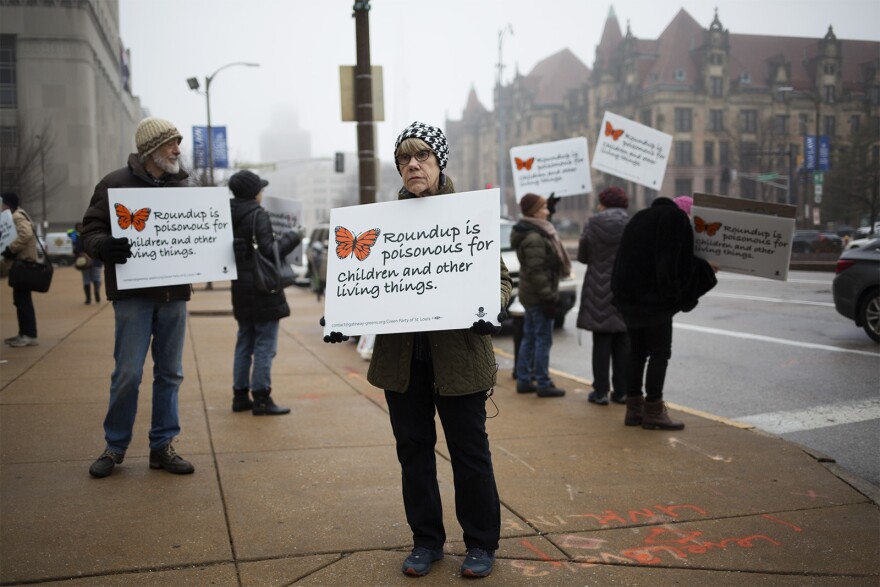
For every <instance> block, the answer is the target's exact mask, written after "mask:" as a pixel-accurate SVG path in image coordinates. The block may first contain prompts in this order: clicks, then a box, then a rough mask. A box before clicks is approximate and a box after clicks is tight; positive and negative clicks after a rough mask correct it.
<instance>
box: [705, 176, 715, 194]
mask: <svg viewBox="0 0 880 587" xmlns="http://www.w3.org/2000/svg"><path fill="white" fill-rule="evenodd" d="M703 191H704V192H706V193H707V194H711V193H713V192H714V191H715V179H714V178H712V177H707V178H706V179H704V180H703Z"/></svg>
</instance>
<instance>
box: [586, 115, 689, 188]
mask: <svg viewBox="0 0 880 587" xmlns="http://www.w3.org/2000/svg"><path fill="white" fill-rule="evenodd" d="M671 145H672V136H671V135H668V134H666V133H662V132H660V131H659V130H654V129H653V128H651V127H650V126H645V125H644V124H639V123H638V122H635V121H633V120H630V119H628V118H624V117H623V116H618V115H617V114H614V113H613V112H607V111H606V112H605V116H604V117H603V119H602V126H601V127H599V141H598V142H597V143H596V150H595V151H594V152H593V169H598V170H599V171H604V172H605V173H610V174H611V175H614V176H616V177H620V178H622V179H625V180H628V181H633V182H635V183H638V184H641V185H643V186H645V187H649V188H651V189H654V190H659V189H660V186H662V185H663V176H664V175H665V174H666V164H667V163H668V162H669V147H670V146H671Z"/></svg>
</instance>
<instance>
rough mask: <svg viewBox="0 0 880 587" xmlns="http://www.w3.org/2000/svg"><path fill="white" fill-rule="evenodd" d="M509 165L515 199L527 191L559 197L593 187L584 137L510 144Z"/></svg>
mask: <svg viewBox="0 0 880 587" xmlns="http://www.w3.org/2000/svg"><path fill="white" fill-rule="evenodd" d="M510 168H511V169H512V170H513V187H514V190H515V191H516V199H517V201H518V200H521V199H522V197H523V196H524V195H526V194H527V193H529V192H532V193H536V194H538V195H543V196H545V197H546V196H548V195H549V194H551V193H554V194H555V195H556V196H557V197H562V196H572V195H575V194H588V193H590V192H591V191H593V185H592V180H591V179H590V159H589V154H588V152H587V139H586V138H585V137H576V138H573V139H565V140H562V141H553V142H552V143H537V144H534V145H523V146H521V147H513V148H512V149H510Z"/></svg>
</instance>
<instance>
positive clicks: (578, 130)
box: [446, 9, 880, 224]
mask: <svg viewBox="0 0 880 587" xmlns="http://www.w3.org/2000/svg"><path fill="white" fill-rule="evenodd" d="M499 99H500V100H501V104H502V109H500V110H499V108H498V104H499ZM494 101H495V111H490V110H488V109H487V108H486V107H484V106H483V105H482V104H480V102H479V101H478V100H477V97H476V94H475V92H473V91H471V94H470V96H468V98H467V103H466V106H465V109H464V111H463V113H462V117H461V120H448V121H447V123H446V126H447V129H448V135H449V138H450V142H451V144H453V145H455V148H456V151H457V152H458V154H457V156H456V158H455V161H456V162H457V166H456V167H454V168H453V169H450V174H451V175H452V176H453V177H454V179H455V181H456V186H457V188H458V189H459V190H462V191H463V190H470V189H482V188H484V187H486V185H487V184H492V185H495V186H497V185H499V184H502V181H501V176H500V175H499V172H500V173H503V174H504V182H503V184H504V186H505V187H504V192H505V193H504V199H505V203H506V208H507V210H508V213H509V214H510V215H511V216H515V215H516V207H515V206H516V202H515V198H514V192H513V181H512V175H511V169H510V163H509V157H508V156H507V153H508V152H509V149H510V148H511V147H515V146H519V145H526V144H532V143H537V142H547V141H553V140H559V139H565V138H571V137H577V136H585V137H587V140H588V142H589V146H590V151H591V154H592V150H593V148H594V146H595V144H596V141H597V138H598V132H599V125H600V124H601V121H602V117H603V115H604V113H605V112H606V111H610V112H613V113H615V114H618V115H621V116H625V117H627V118H630V119H632V120H635V121H637V122H640V123H642V124H645V125H647V126H650V127H653V128H655V129H657V130H660V131H662V132H664V133H667V134H670V135H672V137H673V144H672V153H671V158H670V161H669V165H668V167H667V170H666V175H665V177H664V181H663V185H662V188H661V189H660V190H658V191H654V190H651V189H648V188H645V187H643V186H640V185H636V184H633V183H629V182H626V181H624V180H621V179H619V178H615V177H612V176H610V175H606V174H603V173H598V172H595V171H593V173H592V183H593V188H594V192H593V193H592V194H585V195H583V196H574V197H570V198H565V199H564V200H563V201H562V202H561V203H560V206H559V214H558V215H557V218H559V219H564V218H568V219H571V220H573V221H579V222H582V221H583V220H584V219H585V218H587V217H588V216H589V214H591V211H592V210H593V209H594V207H595V195H596V194H597V193H598V192H599V191H601V189H603V188H604V187H606V186H608V185H620V186H621V187H623V188H624V189H626V190H627V192H628V193H629V194H630V198H631V201H632V202H633V203H634V206H633V209H635V210H638V209H640V208H642V207H645V206H646V205H649V204H650V202H651V201H652V200H653V198H654V197H656V196H657V195H658V194H662V195H667V196H675V195H678V194H692V193H694V192H709V193H716V194H723V195H730V196H737V197H742V198H750V199H760V200H765V201H775V202H787V203H790V204H792V205H796V206H797V207H798V216H799V219H800V221H801V223H802V224H814V223H815V224H818V223H820V222H824V221H825V220H826V219H824V218H821V216H820V214H819V210H820V208H821V206H820V204H819V203H817V201H816V198H815V193H816V191H815V189H814V188H815V186H814V185H813V183H812V182H813V181H814V180H816V179H815V178H814V174H813V173H812V171H810V170H806V169H804V145H805V137H807V136H808V135H823V136H827V137H828V139H827V140H828V144H829V145H830V148H831V150H832V151H834V150H835V149H840V148H844V147H845V146H846V145H848V144H850V143H851V141H852V138H853V137H854V136H855V135H856V134H858V133H869V134H870V133H873V135H872V136H873V143H874V145H873V148H872V151H871V153H870V156H871V157H873V158H874V160H875V161H876V160H877V158H878V149H877V140H878V137H880V43H878V42H873V41H859V40H842V39H838V38H837V37H836V35H835V34H834V31H833V29H832V28H831V27H830V26H829V27H828V32H827V34H826V35H825V36H824V37H823V38H821V39H815V38H800V37H777V36H764V35H746V34H736V33H731V32H730V31H728V30H727V29H725V28H724V26H723V24H722V22H721V19H720V18H719V15H718V13H717V12H716V14H715V18H714V19H713V20H712V22H711V23H709V25H708V27H707V28H704V27H703V26H701V25H700V24H699V23H698V22H697V21H695V20H694V19H693V17H691V16H690V14H688V13H687V12H686V11H685V10H683V9H682V10H680V11H679V12H678V14H676V15H675V17H674V18H673V19H672V21H671V22H670V23H669V24H668V25H667V27H666V29H665V30H664V31H663V32H662V33H661V34H660V36H659V37H658V38H657V39H640V38H638V37H636V36H635V35H634V34H633V32H632V31H631V30H630V27H629V25H627V26H626V29H625V31H624V30H622V29H621V27H620V24H619V23H618V20H617V17H616V16H615V14H614V11H613V9H612V10H611V11H610V13H609V15H608V18H607V19H606V21H605V25H604V30H603V33H602V37H601V41H600V42H599V44H598V46H597V47H596V57H595V61H594V63H593V67H592V69H590V68H589V67H587V66H586V65H584V64H583V63H582V62H580V60H578V58H577V57H576V56H575V55H574V54H572V53H571V52H570V51H569V50H567V49H565V50H563V51H560V52H559V53H556V54H555V55H551V56H550V57H547V58H546V59H544V60H542V61H540V62H539V63H538V64H537V65H536V66H535V68H534V69H533V70H532V71H531V72H529V73H528V75H525V76H522V75H519V74H517V75H516V76H515V78H514V79H513V81H512V82H511V83H510V84H509V85H505V86H503V87H496V88H495V95H494ZM499 122H501V123H503V135H502V133H500V132H499ZM501 136H503V137H504V143H503V145H502V147H503V148H499V137H501ZM500 154H503V156H502V165H501V166H500V167H499V166H498V160H499V155H500ZM808 171H809V172H808ZM768 177H769V178H770V179H769V180H768V179H767V178H768ZM818 181H821V179H818ZM819 202H821V199H819ZM511 211H512V212H511Z"/></svg>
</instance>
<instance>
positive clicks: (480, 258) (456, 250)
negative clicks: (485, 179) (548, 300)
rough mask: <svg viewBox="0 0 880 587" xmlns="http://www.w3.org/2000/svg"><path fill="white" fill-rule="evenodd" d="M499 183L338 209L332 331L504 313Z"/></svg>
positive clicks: (465, 322)
mask: <svg viewBox="0 0 880 587" xmlns="http://www.w3.org/2000/svg"><path fill="white" fill-rule="evenodd" d="M500 214H501V210H500V194H499V191H498V190H497V189H493V190H481V191H475V192H464V193H460V194H449V195H444V196H434V197H428V198H414V199H410V200H400V201H394V202H381V203H378V204H364V205H362V206H350V207H346V208H334V209H332V210H331V211H330V226H331V228H332V232H331V233H330V249H331V251H332V252H331V253H330V254H329V260H328V263H327V289H326V291H325V293H324V295H325V305H324V317H325V320H326V326H325V327H324V334H329V333H330V332H333V331H335V332H341V333H343V334H346V335H360V334H384V333H389V332H427V331H432V330H451V329H459V328H470V326H471V325H472V324H473V323H474V322H475V321H477V320H479V319H481V318H482V319H484V320H488V321H491V322H493V323H494V322H497V318H498V313H499V312H500V311H501V295H500V284H499V275H500V270H501V247H500V243H499V239H500V232H501V223H500V220H499V219H500Z"/></svg>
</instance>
